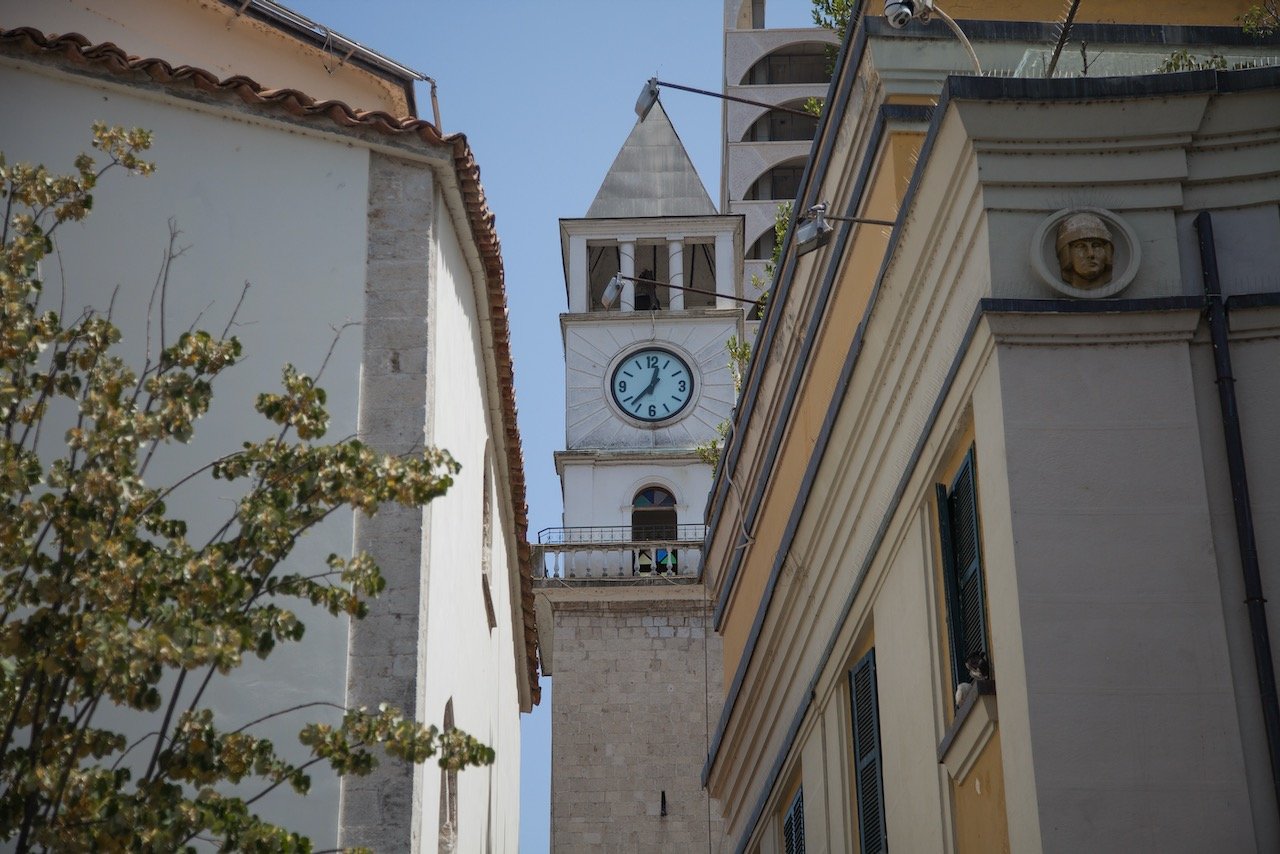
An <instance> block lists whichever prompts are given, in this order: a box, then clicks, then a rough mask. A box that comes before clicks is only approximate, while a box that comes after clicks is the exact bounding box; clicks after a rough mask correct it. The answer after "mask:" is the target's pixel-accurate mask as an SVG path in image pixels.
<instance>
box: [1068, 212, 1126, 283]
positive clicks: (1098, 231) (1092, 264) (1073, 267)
mask: <svg viewBox="0 0 1280 854" xmlns="http://www.w3.org/2000/svg"><path fill="white" fill-rule="evenodd" d="M1057 249H1058V266H1059V267H1060V269H1061V270H1062V281H1063V282H1065V283H1066V284H1068V285H1071V286H1072V287H1075V288H1081V289H1083V290H1090V289H1092V288H1100V287H1102V286H1103V285H1106V284H1109V283H1110V282H1111V268H1112V261H1113V258H1114V255H1115V244H1114V243H1113V238H1112V236H1111V229H1109V228H1107V224H1106V223H1105V222H1103V220H1102V218H1101V217H1099V216H1096V215H1095V214H1091V213H1076V214H1072V215H1071V216H1069V217H1067V218H1066V219H1064V220H1062V222H1061V223H1059V225H1058V240H1057Z"/></svg>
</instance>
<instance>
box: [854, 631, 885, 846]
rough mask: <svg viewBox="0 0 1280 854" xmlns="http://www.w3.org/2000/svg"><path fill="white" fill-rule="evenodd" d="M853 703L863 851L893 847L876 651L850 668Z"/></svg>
mask: <svg viewBox="0 0 1280 854" xmlns="http://www.w3.org/2000/svg"><path fill="white" fill-rule="evenodd" d="M849 694H850V698H851V701H852V706H853V766H854V788H855V790H856V793H857V798H858V836H859V838H860V840H861V842H862V849H861V850H862V854H878V852H881V851H888V850H889V843H888V834H887V832H886V828H885V818H884V777H883V774H882V773H881V762H880V710H879V700H878V699H877V697H876V651H875V650H874V649H873V650H871V651H870V652H868V653H867V654H866V656H865V657H863V659H862V660H861V661H859V662H858V663H857V664H856V665H854V668H853V670H851V671H850V672H849Z"/></svg>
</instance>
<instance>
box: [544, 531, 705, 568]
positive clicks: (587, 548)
mask: <svg viewBox="0 0 1280 854" xmlns="http://www.w3.org/2000/svg"><path fill="white" fill-rule="evenodd" d="M706 530H707V529H706V526H705V525H654V526H650V527H640V526H637V527H632V526H630V525H617V526H613V527H607V526H606V527H590V528H586V527H580V528H544V529H542V530H541V531H539V532H538V542H537V543H536V544H534V546H533V575H534V578H555V579H563V580H565V581H572V580H574V579H580V580H593V581H605V580H627V579H637V578H645V577H666V578H676V577H687V576H696V575H697V574H698V572H699V570H700V569H701V567H702V540H703V537H704V536H705V535H706Z"/></svg>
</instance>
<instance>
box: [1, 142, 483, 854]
mask: <svg viewBox="0 0 1280 854" xmlns="http://www.w3.org/2000/svg"><path fill="white" fill-rule="evenodd" d="M150 143H151V138H150V135H149V134H148V133H146V132H144V131H139V130H132V131H125V130H123V129H120V128H108V127H105V126H102V125H96V126H95V127H94V141H93V145H94V147H95V148H96V149H98V151H99V152H100V153H101V155H105V161H106V162H105V165H103V166H97V165H96V164H95V162H94V158H93V157H91V156H89V155H87V154H86V155H81V156H80V157H79V158H77V160H76V162H75V171H74V173H72V174H69V175H56V174H53V173H51V172H49V171H48V170H46V169H45V168H44V167H42V166H29V165H22V164H16V165H10V164H8V163H7V162H5V160H4V159H3V157H2V156H0V207H2V208H3V213H4V221H3V224H2V225H0V230H2V234H3V255H2V256H0V500H2V501H3V502H4V507H3V509H0V727H3V739H2V740H0V839H2V840H4V842H5V843H6V845H7V846H11V850H17V851H31V850H48V851H166V852H167V851H175V850H184V849H187V850H190V849H191V846H192V845H193V843H195V842H196V841H197V840H203V841H204V842H205V843H206V844H210V843H211V844H212V845H213V846H215V847H217V848H219V849H222V850H246V851H257V852H286V851H309V850H311V844H310V842H309V841H308V840H307V839H306V838H305V837H303V836H301V835H299V834H298V833H295V832H291V831H289V830H287V829H285V828H282V827H278V826H275V825H273V824H271V823H269V822H267V821H265V820H263V819H262V818H260V817H259V816H258V815H257V814H255V812H254V809H255V803H256V802H257V801H258V800H259V799H260V798H262V797H263V796H264V795H265V794H267V793H268V792H270V791H272V790H274V789H277V788H278V787H280V786H289V787H292V788H293V789H294V790H296V791H297V792H299V793H305V792H306V791H307V789H308V787H309V785H310V778H309V776H308V775H309V771H310V769H311V767H312V766H313V765H316V764H323V765H327V766H328V767H329V768H332V769H333V770H334V771H336V772H337V773H339V774H354V775H360V774H367V773H369V771H370V770H372V768H373V767H374V766H375V764H376V762H377V754H379V753H385V754H387V755H390V756H392V757H396V758H398V759H402V760H407V761H411V762H422V761H425V760H426V759H427V758H429V757H432V756H435V757H437V758H438V761H439V763H440V765H441V766H442V767H446V768H451V769H457V768H462V767H465V766H468V765H477V764H487V763H490V762H492V761H493V751H492V750H490V749H489V748H487V747H485V746H484V745H482V744H480V743H479V742H478V741H476V740H475V739H473V738H471V737H470V736H468V735H466V734H465V733H463V732H461V731H458V730H451V731H448V732H445V733H441V732H439V731H438V730H437V728H435V727H425V726H423V725H421V724H419V723H417V722H415V721H413V720H410V719H406V718H405V717H404V716H403V715H402V714H400V713H399V712H398V711H396V710H395V709H392V708H387V707H381V708H378V709H374V710H370V709H341V722H340V723H332V724H324V723H313V724H309V725H306V726H305V727H303V728H302V730H301V732H300V734H299V739H300V741H301V744H302V745H303V746H304V747H305V750H304V751H297V749H296V748H295V752H302V753H305V754H306V758H305V759H302V760H299V761H297V762H293V761H288V760H286V759H285V758H283V757H282V755H281V754H279V753H277V751H276V748H275V747H274V746H273V744H272V743H271V742H270V741H268V740H266V739H265V738H263V737H260V736H259V735H256V734H255V729H256V728H258V727H259V725H260V724H262V723H263V722H264V721H265V720H267V719H268V718H270V717H274V715H268V716H267V717H266V718H263V719H260V720H258V721H252V722H233V725H235V726H236V727H237V728H229V727H228V726H225V725H224V724H223V722H222V721H219V720H215V717H214V715H213V712H212V711H211V710H210V709H209V708H207V707H205V706H203V705H202V698H203V697H204V696H205V692H206V689H207V688H208V686H209V685H210V683H211V681H212V680H214V679H217V678H219V677H223V676H225V675H226V674H229V673H230V672H232V671H233V670H235V669H236V667H237V666H239V665H240V664H241V662H242V661H243V660H244V659H245V657H246V656H249V655H252V656H257V657H259V658H265V657H266V656H268V655H270V654H271V652H272V650H273V649H275V648H276V647H277V645H278V644H283V643H288V642H296V641H299V640H301V639H302V637H303V631H304V626H303V623H302V622H301V620H300V619H299V616H298V614H297V613H295V611H294V610H292V609H291V607H290V605H291V604H294V603H296V602H297V601H299V600H301V601H303V602H307V603H310V604H311V605H313V606H318V609H323V610H324V611H327V612H328V613H329V614H332V615H340V614H347V615H350V616H351V617H352V618H357V619H358V618H360V617H361V616H363V614H364V613H365V609H366V606H365V600H366V598H367V597H370V596H374V595H376V594H377V593H378V591H379V590H380V589H381V588H382V586H383V581H382V578H381V576H380V574H379V572H378V568H377V567H376V566H375V565H374V563H373V561H372V560H370V558H369V557H368V556H367V555H364V554H357V555H354V556H351V557H348V558H344V557H340V556H338V555H331V556H330V557H329V558H328V565H327V566H324V567H310V568H309V571H307V572H300V571H299V570H297V569H295V568H294V567H293V566H292V565H285V564H284V561H285V559H286V558H288V557H289V554H290V552H291V551H292V550H293V548H294V546H295V544H296V543H297V542H298V540H299V538H300V537H301V536H302V535H304V534H305V533H306V532H307V531H308V530H309V529H311V528H313V527H314V526H316V525H317V524H319V523H320V522H322V521H323V520H324V519H325V518H326V517H328V516H329V515H330V514H332V513H333V512H335V511H336V510H338V509H340V508H344V507H350V508H354V509H355V510H357V511H359V512H362V513H366V514H373V513H376V512H377V510H378V507H379V505H380V504H382V503H384V502H397V503H400V504H403V505H410V506H420V505H422V504H425V503H426V502H428V501H430V500H431V499H432V498H435V497H436V496H438V495H440V494H442V493H443V492H444V491H445V490H446V489H447V488H448V486H449V485H450V483H451V478H452V476H453V475H454V474H455V473H456V472H457V470H458V467H457V465H456V464H455V463H454V461H453V460H452V459H451V458H450V456H449V455H448V454H447V453H446V452H444V451H440V450H435V449H427V450H426V451H425V452H424V453H422V454H421V455H414V456H412V457H396V456H387V455H384V454H379V453H377V452H375V451H374V450H373V449H371V448H368V447H366V446H364V445H363V444H361V443H360V442H359V441H355V440H351V439H348V440H345V441H340V442H335V443H333V444H324V443H320V442H319V441H318V440H319V439H321V437H323V435H324V433H325V429H326V426H327V422H328V416H327V414H326V412H325V408H324V404H325V394H324V391H323V390H322V389H321V388H320V387H319V386H317V385H316V383H315V381H314V380H313V379H311V378H310V377H307V376H305V375H303V374H301V373H299V372H298V371H297V370H295V369H294V368H293V367H292V366H286V367H285V368H284V371H283V379H284V387H283V389H282V390H280V391H278V392H275V393H267V394H262V395H260V396H259V397H258V399H257V404H256V409H257V411H258V412H259V413H260V414H261V415H262V416H264V417H265V419H266V422H267V423H265V424H264V426H263V431H262V432H263V434H264V437H263V438H262V439H261V440H258V441H246V442H244V444H243V446H242V448H241V450H239V451H237V452H235V453H232V454H230V455H229V456H226V457H223V458H221V459H216V460H213V461H210V462H208V463H207V464H206V465H204V466H202V467H200V468H198V469H196V470H195V471H194V472H193V473H192V474H191V475H189V476H188V477H186V478H183V479H182V480H181V481H179V482H177V483H169V484H167V485H163V486H158V485H154V484H152V483H150V482H149V481H148V480H147V477H146V475H147V468H148V465H149V463H150V462H151V460H152V459H153V456H154V454H155V452H156V450H157V448H159V447H161V446H163V445H165V444H172V443H184V442H187V441H188V440H189V439H190V437H191V436H192V434H193V432H194V430H195V428H196V424H197V422H198V420H199V419H200V418H201V416H202V415H204V414H205V413H206V411H207V410H208V409H209V406H210V404H211V402H212V398H213V381H214V380H215V378H216V377H217V376H218V375H219V374H221V373H222V372H223V371H224V370H227V369H229V368H231V367H232V366H233V365H235V363H236V362H237V360H238V359H239V357H240V349H241V348H240V343H239V342H238V341H237V340H236V339H235V338H234V337H227V334H226V331H225V330H224V332H223V334H222V335H221V336H214V335H211V334H209V333H206V332H201V331H195V330H191V331H188V332H185V333H183V334H182V335H181V336H180V337H178V338H177V340H176V341H170V342H166V341H164V340H163V337H164V335H163V332H161V336H160V337H161V340H160V342H159V347H158V348H157V352H156V355H155V357H154V358H152V356H151V354H150V353H148V356H147V358H146V360H145V364H143V365H142V366H141V368H140V369H137V370H135V369H134V368H132V367H130V365H129V364H127V363H126V362H125V361H124V360H123V359H122V358H121V357H120V356H118V355H117V354H116V352H115V348H116V345H117V343H118V342H119V340H120V333H119V331H118V330H117V328H116V327H115V326H114V325H113V324H112V322H111V318H110V315H109V314H106V315H104V314H100V313H94V312H85V313H84V314H82V315H80V316H78V317H76V318H74V319H71V320H67V319H64V318H63V317H61V316H60V315H59V313H58V312H56V311H52V310H49V309H47V308H45V307H44V306H43V305H42V288H41V282H40V278H39V265H40V262H41V259H43V258H45V257H46V256H47V255H48V254H49V253H50V252H51V251H52V250H53V248H54V242H53V238H54V236H55V233H56V231H57V230H58V228H59V226H60V225H62V224H63V223H66V222H74V221H78V220H81V219H83V218H84V217H85V216H86V215H87V214H88V213H89V211H90V209H91V207H92V203H93V194H92V191H93V190H94V188H95V186H96V185H97V183H98V182H99V180H100V178H101V177H102V175H103V174H104V173H105V172H107V171H109V170H113V169H115V170H124V171H127V172H132V173H137V174H147V173H149V172H151V171H152V166H151V164H149V163H147V162H146V161H145V160H143V159H142V158H141V154H142V153H143V152H144V151H145V150H146V149H147V148H148V147H149V145H150ZM172 257H174V253H173V252H172V247H171V253H170V259H172ZM229 329H230V325H228V330H229ZM148 349H150V348H148ZM64 416H65V418H66V419H67V420H66V421H64V420H63V418H64ZM67 423H69V425H70V426H69V427H66V424H67ZM63 427H66V429H65V443H62V442H51V441H50V438H51V437H48V436H47V437H46V441H45V442H44V443H43V444H42V443H41V441H40V439H41V431H42V428H45V429H46V430H47V431H48V432H50V433H52V432H54V431H58V430H61V429H63ZM50 444H56V445H57V450H56V453H48V452H47V451H46V447H47V446H48V445H50ZM199 477H211V478H215V479H219V480H222V481H230V482H233V483H235V484H236V485H237V486H238V487H239V488H240V495H241V497H240V499H239V502H238V504H237V505H236V507H235V509H234V511H232V512H230V513H229V515H228V518H227V519H226V520H225V522H223V523H222V524H221V525H219V526H217V527H216V530H215V531H214V533H213V535H212V536H210V537H208V538H207V539H205V538H200V539H199V540H198V541H194V540H193V539H189V538H188V534H187V525H186V523H185V522H184V521H183V520H182V519H181V518H178V517H177V516H175V515H174V514H173V513H172V512H171V511H170V508H168V507H167V506H166V502H167V501H169V500H170V498H171V496H172V495H173V493H174V491H175V489H177V488H178V487H179V486H181V485H182V484H183V483H185V482H186V481H188V480H191V479H193V478H199ZM295 607H296V605H295ZM307 705H308V706H326V705H329V704H325V703H314V704H307ZM108 706H117V707H123V708H124V709H127V710H134V712H133V713H132V714H131V717H132V719H134V720H136V721H138V722H139V726H140V727H142V726H145V727H147V728H150V729H151V730H152V731H151V732H149V733H147V734H146V735H143V736H141V737H140V738H137V740H135V741H133V742H132V743H130V742H129V741H128V740H127V738H126V735H125V734H124V733H123V732H118V731H115V730H113V729H110V728H106V727H104V726H103V725H101V724H100V723H99V718H100V717H101V716H100V715H99V714H98V713H99V712H100V711H101V710H102V709H104V708H106V707H108ZM298 708H303V707H297V708H294V709H284V710H281V711H280V712H279V713H278V714H282V713H285V712H294V711H297V710H298ZM337 717H338V716H337V715H336V714H335V715H334V716H333V718H332V719H333V720H336V719H337ZM152 722H154V726H153V725H152Z"/></svg>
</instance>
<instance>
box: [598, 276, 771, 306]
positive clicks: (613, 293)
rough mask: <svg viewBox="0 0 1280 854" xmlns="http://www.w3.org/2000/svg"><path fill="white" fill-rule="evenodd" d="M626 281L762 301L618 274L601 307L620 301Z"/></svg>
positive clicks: (605, 287)
mask: <svg viewBox="0 0 1280 854" xmlns="http://www.w3.org/2000/svg"><path fill="white" fill-rule="evenodd" d="M624 279H625V280H626V281H628V282H639V283H640V284H642V285H659V286H661V287H664V288H671V289H672V290H675V291H693V292H694V293H695V294H707V295H708V296H713V297H715V298H716V299H727V300H733V301H734V302H745V303H750V304H751V305H759V304H760V300H758V299H747V298H746V297H739V296H734V295H733V294H722V293H717V292H716V291H709V290H706V289H705V288H691V287H688V286H687V285H673V284H671V283H670V282H659V281H658V280H657V279H645V278H642V277H640V276H624V275H623V274H622V273H617V274H615V275H614V277H613V278H612V279H610V280H609V283H608V284H607V285H605V286H604V293H602V294H601V295H600V305H602V306H604V307H605V308H609V307H610V306H612V305H613V303H614V302H615V301H616V300H617V299H618V295H619V294H620V293H622V281H623V280H624Z"/></svg>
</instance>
